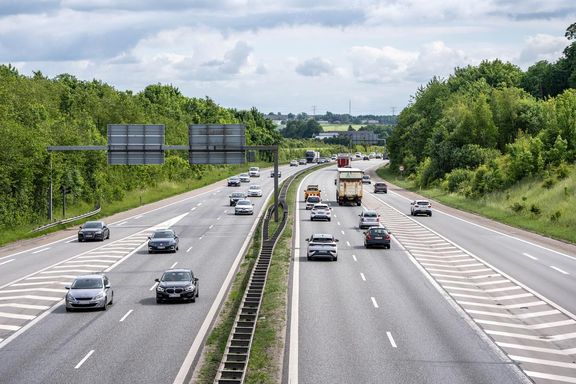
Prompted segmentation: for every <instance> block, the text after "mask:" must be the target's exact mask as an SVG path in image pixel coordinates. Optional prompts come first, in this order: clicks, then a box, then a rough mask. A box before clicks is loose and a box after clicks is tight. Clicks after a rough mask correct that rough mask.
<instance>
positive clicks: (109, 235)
mask: <svg viewBox="0 0 576 384" xmlns="http://www.w3.org/2000/svg"><path fill="white" fill-rule="evenodd" d="M106 238H107V239H109V238H110V231H108V236H106Z"/></svg>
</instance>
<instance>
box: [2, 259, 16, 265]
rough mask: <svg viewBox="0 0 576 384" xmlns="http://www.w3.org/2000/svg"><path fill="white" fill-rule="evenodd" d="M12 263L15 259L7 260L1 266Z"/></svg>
mask: <svg viewBox="0 0 576 384" xmlns="http://www.w3.org/2000/svg"><path fill="white" fill-rule="evenodd" d="M12 261H14V259H10V260H6V261H3V262H1V263H0V265H4V264H8V263H10V262H12Z"/></svg>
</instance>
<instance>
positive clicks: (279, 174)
mask: <svg viewBox="0 0 576 384" xmlns="http://www.w3.org/2000/svg"><path fill="white" fill-rule="evenodd" d="M270 177H274V171H271V172H270ZM278 177H282V171H278Z"/></svg>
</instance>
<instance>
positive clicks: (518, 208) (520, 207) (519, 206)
mask: <svg viewBox="0 0 576 384" xmlns="http://www.w3.org/2000/svg"><path fill="white" fill-rule="evenodd" d="M524 208H525V206H524V204H521V203H519V202H515V203H514V204H512V205H511V206H510V209H511V210H513V211H514V212H516V213H519V212H522V211H523V210H524Z"/></svg>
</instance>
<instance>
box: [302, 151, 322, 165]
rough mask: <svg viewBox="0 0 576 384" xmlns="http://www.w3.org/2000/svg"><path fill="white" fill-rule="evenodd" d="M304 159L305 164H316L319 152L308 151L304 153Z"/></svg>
mask: <svg viewBox="0 0 576 384" xmlns="http://www.w3.org/2000/svg"><path fill="white" fill-rule="evenodd" d="M304 157H305V158H306V162H307V163H317V162H318V160H319V159H320V152H318V151H313V150H308V151H306V153H305V155H304Z"/></svg>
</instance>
